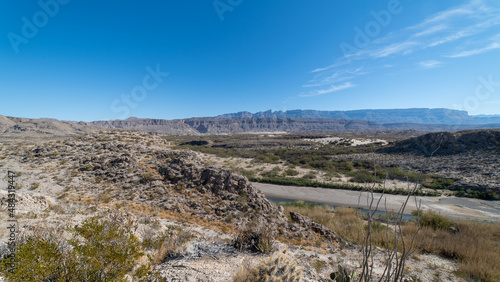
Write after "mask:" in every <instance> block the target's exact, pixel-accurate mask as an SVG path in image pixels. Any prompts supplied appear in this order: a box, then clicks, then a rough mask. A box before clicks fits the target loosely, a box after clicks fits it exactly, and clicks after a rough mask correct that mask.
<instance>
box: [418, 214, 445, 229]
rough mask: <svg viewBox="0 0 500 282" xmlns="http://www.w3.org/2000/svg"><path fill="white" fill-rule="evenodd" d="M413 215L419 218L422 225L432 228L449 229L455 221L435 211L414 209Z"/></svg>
mask: <svg viewBox="0 0 500 282" xmlns="http://www.w3.org/2000/svg"><path fill="white" fill-rule="evenodd" d="M412 215H413V216H416V217H418V218H419V221H420V224H421V225H422V226H428V227H431V228H432V229H434V230H436V229H442V230H448V229H450V227H451V226H452V225H453V222H452V221H451V220H449V219H447V218H445V217H443V216H441V215H439V214H437V213H435V212H433V211H428V212H422V211H413V212H412Z"/></svg>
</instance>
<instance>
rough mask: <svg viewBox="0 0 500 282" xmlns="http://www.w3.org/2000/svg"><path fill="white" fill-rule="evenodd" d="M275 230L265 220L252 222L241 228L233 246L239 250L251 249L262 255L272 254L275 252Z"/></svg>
mask: <svg viewBox="0 0 500 282" xmlns="http://www.w3.org/2000/svg"><path fill="white" fill-rule="evenodd" d="M274 233H275V230H274V228H273V226H271V225H269V224H267V223H266V222H264V221H263V220H261V221H250V222H249V223H247V224H246V225H244V226H243V227H241V228H240V229H239V230H238V232H237V234H236V236H235V237H234V241H233V245H234V246H235V247H236V248H237V249H239V250H243V249H249V250H252V251H258V252H260V253H263V254H265V253H270V252H272V251H273V250H274V243H273V241H274V238H275V234H274Z"/></svg>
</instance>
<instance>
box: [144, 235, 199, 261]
mask: <svg viewBox="0 0 500 282" xmlns="http://www.w3.org/2000/svg"><path fill="white" fill-rule="evenodd" d="M192 237H193V236H192V235H191V233H190V232H188V231H185V230H183V229H182V228H180V227H174V226H169V228H168V231H166V232H164V233H162V234H160V235H157V236H155V237H153V238H146V239H145V240H144V242H143V246H144V247H145V249H146V250H148V249H151V250H153V255H152V259H151V264H153V265H158V264H160V263H162V262H163V261H165V260H166V259H168V258H173V257H178V256H182V255H183V254H184V253H185V251H186V249H187V247H188V244H189V241H190V240H191V238H192Z"/></svg>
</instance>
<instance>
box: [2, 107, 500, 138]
mask: <svg viewBox="0 0 500 282" xmlns="http://www.w3.org/2000/svg"><path fill="white" fill-rule="evenodd" d="M95 128H105V129H123V130H140V131H147V132H158V133H166V134H193V135H198V134H225V133H245V132H278V131H279V132H335V131H344V132H346V131H351V132H353V131H358V132H359V131H385V130H418V131H423V132H433V131H458V130H465V129H494V128H500V115H495V116H470V115H468V114H467V112H465V111H457V110H449V109H394V110H357V111H314V110H293V111H286V112H282V111H277V112H273V111H266V112H259V113H255V114H252V113H249V112H240V113H235V114H225V115H220V116H217V117H200V118H188V119H176V120H165V119H145V118H135V117H132V118H128V119H126V120H108V121H93V122H70V121H59V120H55V119H50V118H43V119H26V118H16V117H5V116H0V137H3V136H48V135H60V136H67V135H77V134H81V133H85V132H89V131H91V130H95Z"/></svg>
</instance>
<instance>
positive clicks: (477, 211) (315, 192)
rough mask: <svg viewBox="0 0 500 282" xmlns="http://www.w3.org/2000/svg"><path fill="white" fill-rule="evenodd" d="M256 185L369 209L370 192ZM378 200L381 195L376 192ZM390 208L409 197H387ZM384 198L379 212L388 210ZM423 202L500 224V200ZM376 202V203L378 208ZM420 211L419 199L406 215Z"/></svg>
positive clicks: (286, 195) (285, 195)
mask: <svg viewBox="0 0 500 282" xmlns="http://www.w3.org/2000/svg"><path fill="white" fill-rule="evenodd" d="M252 184H253V186H254V187H255V188H257V189H259V190H260V191H262V192H263V193H264V194H265V195H266V196H267V197H270V198H280V199H289V200H303V201H310V202H316V203H324V204H328V205H333V206H348V207H361V208H368V206H369V204H368V203H367V202H368V201H367V200H368V193H367V192H358V191H350V190H340V189H325V188H313V187H297V186H284V185H274V184H264V183H256V182H253V183H252ZM374 195H375V199H378V198H379V197H380V194H378V193H375V194H374ZM384 199H385V200H386V203H387V209H388V210H392V211H398V210H399V208H400V206H401V205H402V204H403V203H404V201H405V199H406V197H405V196H401V195H384ZM384 199H383V200H382V201H381V203H380V206H379V209H378V210H380V211H384V210H385V207H384ZM417 201H421V203H422V208H423V209H424V210H433V211H435V212H438V213H440V214H442V215H445V216H448V217H452V218H460V219H474V220H487V221H500V201H486V200H478V199H469V198H457V197H417ZM375 204H376V202H374V205H375ZM415 209H416V206H415V199H414V198H411V200H410V201H409V202H408V205H407V208H406V210H405V213H411V212H412V211H414V210H415Z"/></svg>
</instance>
